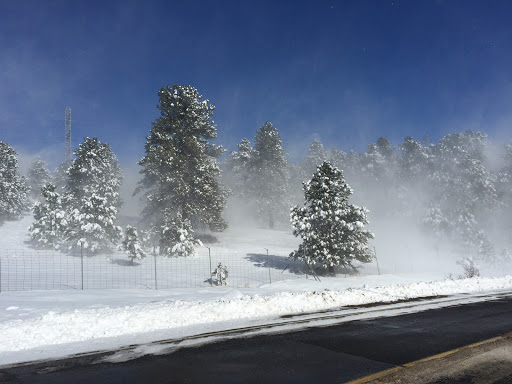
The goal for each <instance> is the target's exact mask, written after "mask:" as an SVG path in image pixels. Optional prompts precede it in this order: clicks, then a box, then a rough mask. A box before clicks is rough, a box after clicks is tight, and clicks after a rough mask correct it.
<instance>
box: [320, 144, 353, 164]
mask: <svg viewBox="0 0 512 384" xmlns="http://www.w3.org/2000/svg"><path fill="white" fill-rule="evenodd" d="M327 161H329V163H331V164H332V165H333V166H334V167H336V168H338V169H344V168H345V167H346V165H347V154H346V153H345V152H343V151H342V150H341V149H339V148H331V149H330V150H329V151H328V153H327ZM321 163H322V162H320V163H318V164H321Z"/></svg>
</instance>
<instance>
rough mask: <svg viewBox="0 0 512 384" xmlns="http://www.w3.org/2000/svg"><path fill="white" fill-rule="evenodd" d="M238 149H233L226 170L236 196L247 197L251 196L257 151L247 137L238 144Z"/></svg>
mask: <svg viewBox="0 0 512 384" xmlns="http://www.w3.org/2000/svg"><path fill="white" fill-rule="evenodd" d="M237 147H238V151H232V152H231V153H230V154H229V157H228V159H227V160H226V172H225V173H227V174H228V175H229V176H228V177H229V179H230V183H229V186H230V188H231V189H232V190H233V193H234V194H235V196H236V197H238V198H242V199H246V198H248V197H249V196H250V190H251V188H250V182H251V175H252V167H253V166H254V159H255V156H256V154H257V153H256V151H255V150H254V149H253V148H252V147H251V143H250V141H249V140H247V139H243V140H242V141H241V142H240V144H237Z"/></svg>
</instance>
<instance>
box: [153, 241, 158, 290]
mask: <svg viewBox="0 0 512 384" xmlns="http://www.w3.org/2000/svg"><path fill="white" fill-rule="evenodd" d="M153 258H154V259H155V291H156V290H158V281H157V279H156V250H155V246H154V245H153Z"/></svg>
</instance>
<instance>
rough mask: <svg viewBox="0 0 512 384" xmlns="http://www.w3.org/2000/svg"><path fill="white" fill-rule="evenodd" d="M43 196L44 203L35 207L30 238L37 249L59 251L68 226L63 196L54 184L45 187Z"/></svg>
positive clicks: (37, 203)
mask: <svg viewBox="0 0 512 384" xmlns="http://www.w3.org/2000/svg"><path fill="white" fill-rule="evenodd" d="M41 194H42V197H43V199H44V201H42V202H40V201H38V202H36V204H35V205H34V211H33V212H34V220H35V221H34V223H32V225H31V226H30V227H29V232H30V237H31V238H32V240H34V241H35V242H36V247H41V248H53V249H59V246H60V242H61V241H62V237H63V235H64V232H65V229H66V225H67V220H66V212H65V211H64V209H63V207H62V200H61V196H60V195H59V194H58V193H57V192H55V186H54V185H53V184H52V183H47V184H46V185H44V186H43V187H42V188H41Z"/></svg>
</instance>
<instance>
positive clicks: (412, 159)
mask: <svg viewBox="0 0 512 384" xmlns="http://www.w3.org/2000/svg"><path fill="white" fill-rule="evenodd" d="M398 149H399V150H400V151H401V156H400V157H399V159H398V173H399V175H400V179H401V182H402V183H403V184H407V185H410V184H416V183H417V182H418V181H419V180H422V179H425V178H426V177H427V171H428V170H429V162H430V161H431V160H430V159H431V156H430V153H429V152H430V149H429V147H423V146H422V145H421V143H420V142H419V141H418V140H414V139H413V138H412V137H411V136H407V137H406V138H405V139H404V141H403V142H402V143H401V144H400V145H399V146H398Z"/></svg>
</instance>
